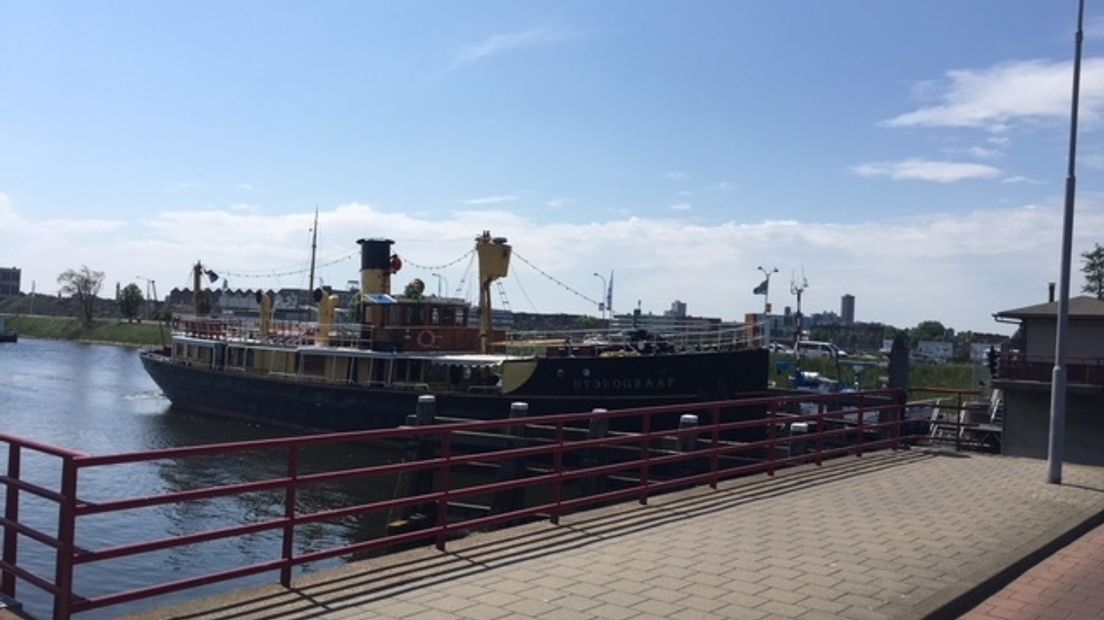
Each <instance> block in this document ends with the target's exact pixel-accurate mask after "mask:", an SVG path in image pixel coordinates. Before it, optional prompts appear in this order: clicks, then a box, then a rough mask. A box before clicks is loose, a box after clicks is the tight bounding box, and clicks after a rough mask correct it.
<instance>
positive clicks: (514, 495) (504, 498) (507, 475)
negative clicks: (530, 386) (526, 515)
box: [491, 402, 529, 513]
mask: <svg viewBox="0 0 1104 620" xmlns="http://www.w3.org/2000/svg"><path fill="white" fill-rule="evenodd" d="M527 417H529V403H524V402H513V403H510V419H511V420H519V421H520V420H521V419H523V418H527ZM506 434H507V435H508V437H509V438H508V439H507V440H506V446H505V448H506V449H512V448H520V447H521V446H522V443H523V441H522V440H523V438H524V437H525V425H524V424H521V423H519V424H517V425H514V426H509V427H508V430H507V433H506ZM525 469H526V468H525V461H524V459H521V458H514V459H507V460H505V461H502V463H501V464H500V465H499V467H498V481H499V482H509V481H511V480H517V479H518V478H520V477H521V476H522V474H523V473H524V472H525ZM524 502H525V489H507V490H505V491H498V492H496V493H495V494H494V499H492V500H491V511H492V512H495V513H502V512H510V511H511V510H517V509H519V508H521V507H522V504H524Z"/></svg>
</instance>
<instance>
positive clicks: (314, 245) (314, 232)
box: [307, 207, 318, 299]
mask: <svg viewBox="0 0 1104 620" xmlns="http://www.w3.org/2000/svg"><path fill="white" fill-rule="evenodd" d="M317 249H318V207H315V208H314V226H312V227H311V267H310V281H309V282H308V283H307V296H308V297H311V298H312V299H313V297H312V295H313V293H314V254H315V251H316V250H317Z"/></svg>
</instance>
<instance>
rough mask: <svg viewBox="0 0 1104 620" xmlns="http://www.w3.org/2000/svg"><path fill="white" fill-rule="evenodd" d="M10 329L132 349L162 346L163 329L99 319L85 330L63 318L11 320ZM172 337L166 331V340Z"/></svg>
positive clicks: (28, 333) (29, 317) (23, 334)
mask: <svg viewBox="0 0 1104 620" xmlns="http://www.w3.org/2000/svg"><path fill="white" fill-rule="evenodd" d="M8 327H10V328H12V329H14V330H15V331H16V332H18V333H19V335H20V337H23V336H26V337H28V338H50V339H53V340H79V341H82V342H102V343H108V344H123V345H131V346H148V345H160V344H161V326H160V325H159V324H158V323H155V322H151V321H144V322H142V323H127V322H126V321H119V320H118V319H97V320H95V321H93V323H92V325H89V326H85V325H84V324H82V323H81V322H80V321H78V320H77V319H73V318H68V317H59V316H31V315H23V316H9V317H8ZM168 337H169V333H168V330H166V331H165V339H166V341H167V339H168Z"/></svg>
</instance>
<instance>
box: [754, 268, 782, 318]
mask: <svg viewBox="0 0 1104 620" xmlns="http://www.w3.org/2000/svg"><path fill="white" fill-rule="evenodd" d="M759 271H762V272H763V275H764V276H766V277H767V290H766V291H764V292H763V318H764V319H765V318H766V317H767V315H768V314H770V277H771V274H772V273H778V267H771V268H770V269H769V270H768V269H765V268H764V267H763V266H762V265H759Z"/></svg>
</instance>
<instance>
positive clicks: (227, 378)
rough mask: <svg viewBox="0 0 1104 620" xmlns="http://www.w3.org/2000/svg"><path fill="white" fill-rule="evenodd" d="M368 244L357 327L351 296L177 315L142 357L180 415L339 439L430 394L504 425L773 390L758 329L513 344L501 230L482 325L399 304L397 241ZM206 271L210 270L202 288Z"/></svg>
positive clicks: (452, 313)
mask: <svg viewBox="0 0 1104 620" xmlns="http://www.w3.org/2000/svg"><path fill="white" fill-rule="evenodd" d="M358 243H359V244H360V245H361V291H362V292H361V293H360V296H359V298H358V301H357V302H356V303H355V304H354V305H353V307H352V308H350V309H349V310H351V311H352V314H353V316H354V318H355V319H356V320H353V321H350V322H343V323H342V322H337V321H335V311H336V307H337V304H338V298H337V296H336V295H326V294H324V293H321V291H318V292H316V295H315V296H316V299H317V300H318V321H316V322H286V321H275V320H273V318H272V317H273V311H272V310H273V308H272V300H271V299H270V298H269V297H268V296H267V295H265V296H261V297H260V299H259V306H260V311H259V317H258V319H257V320H250V321H242V320H240V319H218V318H211V317H204V316H201V312H200V311H201V310H202V309H203V308H202V306H201V305H200V304H199V303H197V305H196V316H193V317H187V318H184V317H179V318H175V319H173V328H174V329H173V336H172V342H171V344H170V345H169V346H167V347H165V348H163V349H159V350H155V351H146V352H143V353H142V356H141V359H142V364H143V366H144V367H145V368H146V371H147V372H148V373H149V374H150V376H151V377H152V378H153V380H154V381H155V382H156V383H157V385H158V386H159V387H160V388H161V390H162V391H163V392H164V394H165V396H166V397H167V398H168V399H169V400H171V401H172V403H173V405H174V406H175V407H178V408H181V409H186V410H191V411H196V412H201V413H208V414H215V415H221V416H231V417H237V418H244V419H252V420H260V421H264V422H271V423H278V424H284V425H293V426H298V427H305V428H310V429H317V430H330V431H346V430H361V429H369V428H387V427H394V426H398V425H401V424H403V423H404V421H405V419H406V417H407V416H408V415H409V414H411V413H413V411H414V409H415V404H416V402H417V399H418V397H419V396H421V395H423V394H433V395H435V396H436V399H437V411H438V413H439V415H441V416H447V417H458V418H469V419H471V418H474V419H496V418H505V417H507V415H508V414H509V410H510V403H512V402H518V401H522V402H525V403H528V405H529V411H530V412H531V414H545V413H568V412H583V411H590V410H592V409H595V408H604V409H623V408H630V407H644V406H652V405H669V404H676V403H686V402H693V401H711V400H725V399H729V398H734V397H737V396H750V395H757V394H764V393H766V391H767V371H768V365H769V361H768V353H767V351H766V349H763V348H761V347H756V346H754V345H755V343H756V341H755V340H754V339H753V338H749V337H748V333H747V332H745V331H735V330H734V331H732V332H731V333H724V332H718V331H714V332H710V333H709V334H699V335H688V334H681V335H680V336H678V337H670V336H668V337H663V336H662V335H660V334H652V333H648V332H646V331H645V330H633V331H630V332H628V333H623V334H613V335H611V334H603V335H601V337H596V335H595V334H577V333H576V334H568V335H565V336H562V337H561V336H559V335H557V336H556V337H548V336H547V335H543V337H540V338H537V337H534V336H532V335H529V336H526V337H523V338H517V337H513V338H510V337H508V336H507V334H505V333H503V332H501V331H497V330H495V329H494V328H493V325H492V324H491V308H490V299H491V295H490V286H491V283H492V282H494V281H495V280H496V279H498V278H502V277H504V276H505V275H506V274H507V272H508V269H509V261H510V254H511V247H510V245H509V244H507V243H506V240H505V239H502V238H492V237H491V236H490V234H489V233H486V232H484V233H483V234H482V235H481V236H480V237H478V238H477V239H476V253H477V256H478V259H479V279H480V281H479V284H480V305H479V310H480V325H479V326H478V327H476V326H469V324H468V319H469V314H470V313H471V311H472V308H471V307H470V305H469V304H468V303H467V302H465V301H463V300H458V299H448V298H440V297H428V298H425V297H420V296H418V297H416V298H409V297H393V296H392V295H391V293H390V289H391V282H390V280H391V276H392V275H393V274H394V272H396V271H397V270H398V268H399V267H400V266H401V261H400V260H399V259H398V257H397V255H395V254H392V252H391V246H392V244H393V242H392V241H391V240H388V239H361V240H359V241H358ZM201 273H202V268H201V266H199V265H197V266H196V269H195V276H196V277H195V284H196V289H195V290H196V291H199V289H200V278H199V276H200V274H201ZM416 292H417V293H420V291H416ZM749 414H750V412H749ZM675 423H677V420H673V421H672V425H674V424H675Z"/></svg>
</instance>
